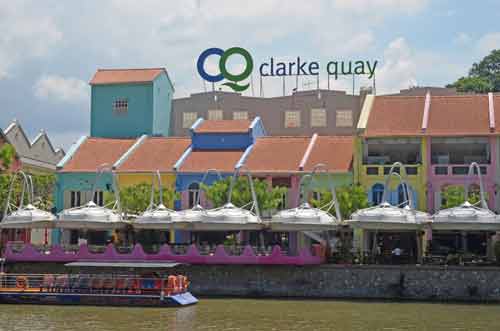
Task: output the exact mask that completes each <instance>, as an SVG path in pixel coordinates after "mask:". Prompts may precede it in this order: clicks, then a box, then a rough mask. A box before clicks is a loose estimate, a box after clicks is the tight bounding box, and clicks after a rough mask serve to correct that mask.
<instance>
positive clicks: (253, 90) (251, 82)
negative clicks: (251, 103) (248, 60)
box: [250, 74, 255, 97]
mask: <svg viewBox="0 0 500 331" xmlns="http://www.w3.org/2000/svg"><path fill="white" fill-rule="evenodd" d="M250 85H251V86H252V97H254V96H255V89H254V86H253V74H252V75H251V76H250Z"/></svg>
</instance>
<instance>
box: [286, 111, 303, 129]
mask: <svg viewBox="0 0 500 331" xmlns="http://www.w3.org/2000/svg"><path fill="white" fill-rule="evenodd" d="M299 127H300V111H286V112H285V128H299Z"/></svg>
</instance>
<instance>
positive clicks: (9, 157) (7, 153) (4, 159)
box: [0, 144, 16, 172]
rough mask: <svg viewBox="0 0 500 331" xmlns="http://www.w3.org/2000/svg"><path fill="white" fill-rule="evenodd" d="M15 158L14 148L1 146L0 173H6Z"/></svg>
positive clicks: (8, 145) (7, 145) (6, 145)
mask: <svg viewBox="0 0 500 331" xmlns="http://www.w3.org/2000/svg"><path fill="white" fill-rule="evenodd" d="M15 156H16V150H15V149H14V147H12V145H11V144H3V145H2V147H1V148H0V162H1V169H0V171H2V172H3V171H7V170H8V169H9V168H10V166H11V164H12V162H13V161H14V158H15Z"/></svg>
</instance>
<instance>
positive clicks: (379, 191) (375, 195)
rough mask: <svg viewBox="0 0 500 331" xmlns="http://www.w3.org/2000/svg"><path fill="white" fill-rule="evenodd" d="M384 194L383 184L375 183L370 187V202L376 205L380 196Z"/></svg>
mask: <svg viewBox="0 0 500 331" xmlns="http://www.w3.org/2000/svg"><path fill="white" fill-rule="evenodd" d="M383 195H384V185H382V184H375V185H373V187H372V204H373V205H374V206H375V205H378V204H380V203H381V202H382V196H383Z"/></svg>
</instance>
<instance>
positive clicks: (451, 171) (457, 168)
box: [431, 164, 491, 176]
mask: <svg viewBox="0 0 500 331" xmlns="http://www.w3.org/2000/svg"><path fill="white" fill-rule="evenodd" d="M490 167H491V165H490V164H480V165H479V168H480V169H481V175H488V174H489V173H490V171H491V169H490ZM431 168H432V174H433V175H435V176H467V174H468V172H469V165H468V164H433V165H432V166H431ZM474 174H477V170H476V169H474Z"/></svg>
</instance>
